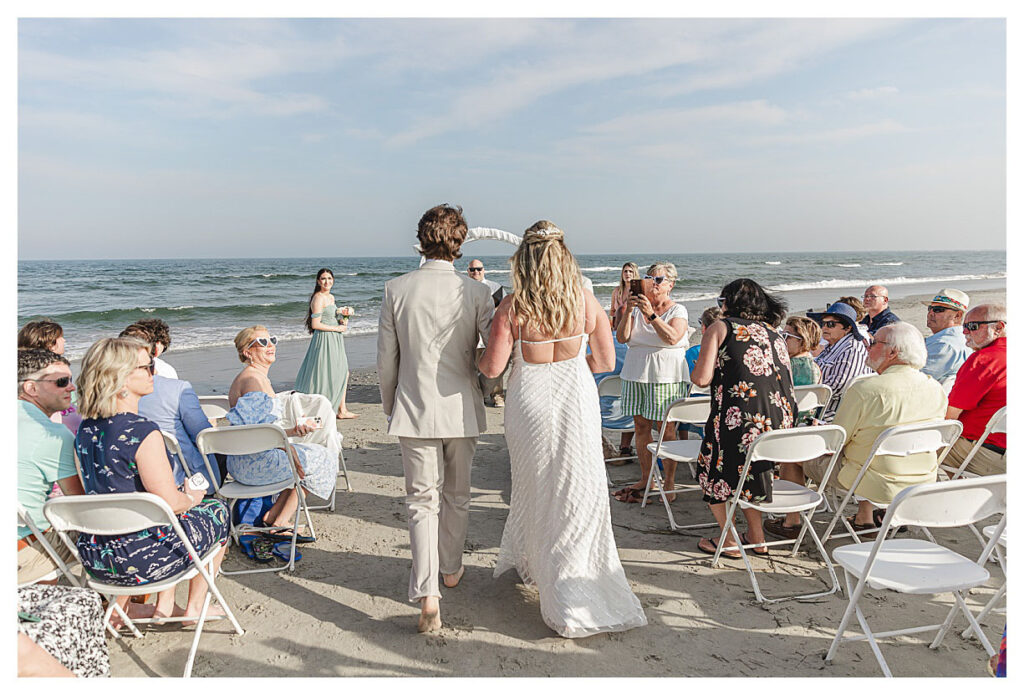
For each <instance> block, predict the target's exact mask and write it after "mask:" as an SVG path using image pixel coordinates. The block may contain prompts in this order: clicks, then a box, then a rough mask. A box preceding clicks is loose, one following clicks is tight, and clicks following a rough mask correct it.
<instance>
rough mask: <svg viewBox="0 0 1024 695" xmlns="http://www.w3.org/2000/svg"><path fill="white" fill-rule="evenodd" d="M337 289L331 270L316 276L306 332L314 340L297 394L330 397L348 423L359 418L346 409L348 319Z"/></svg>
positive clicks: (300, 371)
mask: <svg viewBox="0 0 1024 695" xmlns="http://www.w3.org/2000/svg"><path fill="white" fill-rule="evenodd" d="M333 286H334V273H333V272H332V271H331V270H330V269H329V268H321V269H320V271H319V272H318V273H317V274H316V288H315V289H314V290H313V294H312V295H310V297H309V309H308V311H307V312H306V328H307V329H308V330H309V332H310V333H312V334H313V339H312V340H310V341H309V348H308V349H307V350H306V357H305V358H304V359H303V360H302V366H300V367H299V373H298V375H297V376H296V377H295V390H296V391H301V392H302V393H319V394H321V395H323V396H326V397H327V399H328V400H329V401H330V402H331V405H333V406H334V409H335V410H336V415H337V417H338V419H343V420H348V419H351V418H356V417H359V416H358V415H356V414H355V413H353V412H352V411H351V410H349V409H348V408H347V407H346V406H345V391H346V389H347V388H348V357H347V356H346V355H345V339H344V338H343V337H342V335H341V334H342V333H344V332H345V331H346V330H347V329H348V316H347V315H342V311H343V310H342V309H339V308H338V307H337V305H336V304H335V303H334V295H332V294H331V288H332V287H333ZM339 319H340V321H339Z"/></svg>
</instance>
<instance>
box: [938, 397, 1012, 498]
mask: <svg viewBox="0 0 1024 695" xmlns="http://www.w3.org/2000/svg"><path fill="white" fill-rule="evenodd" d="M995 433H1003V434H1005V433H1006V406H1005V405H1004V406H1003V407H1002V408H1000V409H999V410H997V411H996V412H994V413H992V417H990V418H989V419H988V424H987V425H985V431H984V432H982V433H981V436H980V437H978V441H976V442H974V446H972V447H971V450H970V451H968V452H967V456H964V460H963V463H961V464H960V466H959V467H954V466H948V465H947V466H943V467H942V470H944V471H946V472H947V473H950V478H949V479H950V480H956V479H957V478H965V477H974V475H975V474H974V473H971V472H970V471H968V470H967V465H968V464H969V463H970V462H971V459H973V458H974V456H975V454H977V453H978V450H979V449H981V445H982V444H984V443H985V440H986V439H988V436H989V435H990V434H995Z"/></svg>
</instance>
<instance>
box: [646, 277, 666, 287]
mask: <svg viewBox="0 0 1024 695" xmlns="http://www.w3.org/2000/svg"><path fill="white" fill-rule="evenodd" d="M666 279H667V278H666V277H665V276H664V275H644V280H654V284H655V285H660V284H661V283H663V282H665V280H666Z"/></svg>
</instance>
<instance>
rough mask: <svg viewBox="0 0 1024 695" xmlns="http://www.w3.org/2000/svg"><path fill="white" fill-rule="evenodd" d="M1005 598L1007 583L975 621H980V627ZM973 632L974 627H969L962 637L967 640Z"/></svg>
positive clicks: (962, 633)
mask: <svg viewBox="0 0 1024 695" xmlns="http://www.w3.org/2000/svg"><path fill="white" fill-rule="evenodd" d="M1004 596H1006V582H1003V585H1002V586H1001V587H999V589H998V591H996V593H995V594H994V595H993V596H992V598H990V599H989V601H988V603H986V604H985V607H984V608H982V609H981V612H980V613H978V615H976V616H975V618H974V619H975V620H977V621H978V624H979V625H980V624H981V621H982V620H984V619H985V618H987V617H988V614H989V613H991V612H992V609H993V608H995V606H996V604H997V603H999V600H1000V599H1002V598H1003V597H1004ZM972 632H974V626H971V627H968V628H967V629H966V630H964V631H963V632H961V633H960V636H961V637H963V638H964V639H967V638H968V637H970V636H971V633H972Z"/></svg>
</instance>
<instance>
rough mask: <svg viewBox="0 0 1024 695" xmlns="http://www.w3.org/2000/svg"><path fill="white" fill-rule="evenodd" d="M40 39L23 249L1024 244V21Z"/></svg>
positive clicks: (169, 28) (384, 23)
mask: <svg viewBox="0 0 1024 695" xmlns="http://www.w3.org/2000/svg"><path fill="white" fill-rule="evenodd" d="M18 29H19V31H18V34H19V47H18V74H19V78H18V88H19V95H18V131H19V160H18V175H19V194H18V203H19V220H18V225H19V257H21V258H26V259H27V258H42V257H48V258H54V257H58V258H109V257H117V256H125V257H131V258H146V257H152V258H161V257H192V256H209V257H222V256H315V255H318V254H322V255H324V256H331V257H333V256H346V255H406V254H409V253H410V251H411V250H410V246H411V244H412V243H413V242H414V238H413V235H414V230H415V224H416V221H417V219H418V218H419V215H420V214H421V213H422V212H423V211H424V210H425V209H426V208H428V207H430V206H431V205H434V204H436V203H439V202H452V203H459V204H461V205H463V207H464V208H465V211H466V216H467V219H468V221H469V224H470V226H487V227H499V228H502V229H506V230H509V231H513V232H521V231H522V230H523V229H525V228H526V227H527V226H529V225H530V224H531V223H533V222H534V221H536V220H537V219H542V218H543V219H551V220H553V221H555V222H556V223H558V224H559V225H560V226H561V227H562V228H563V229H564V230H565V231H566V233H567V239H568V241H569V243H570V246H571V247H572V248H573V250H575V251H576V252H578V253H606V252H607V253H623V252H633V253H658V252H665V253H680V252H688V251H692V252H717V251H737V250H744V251H786V250H793V251H797V250H829V249H878V250H889V249H919V248H1002V247H1003V246H1004V245H1005V234H1006V174H1005V171H1006V67H1005V66H1006V41H1005V29H1006V24H1005V22H1004V21H1003V20H998V19H997V20H986V19H964V20H936V19H930V20H865V19H854V20H840V19H825V20H786V19H775V20H744V19H726V20H701V19H677V20H664V19H661V20H583V19H575V20H526V19H517V20H441V19H435V20H397V19H387V20H343V19H336V20H252V19H250V20H226V19H225V20H185V19H170V20H152V19H147V20H60V19H34V20H20V21H19V24H18ZM55 241H56V242H57V243H56V245H57V246H58V247H59V252H58V253H56V254H54V246H55V243H54V242H55ZM480 251H481V252H483V251H484V249H483V248H480ZM496 252H499V253H502V252H504V249H498V250H497V251H496Z"/></svg>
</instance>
